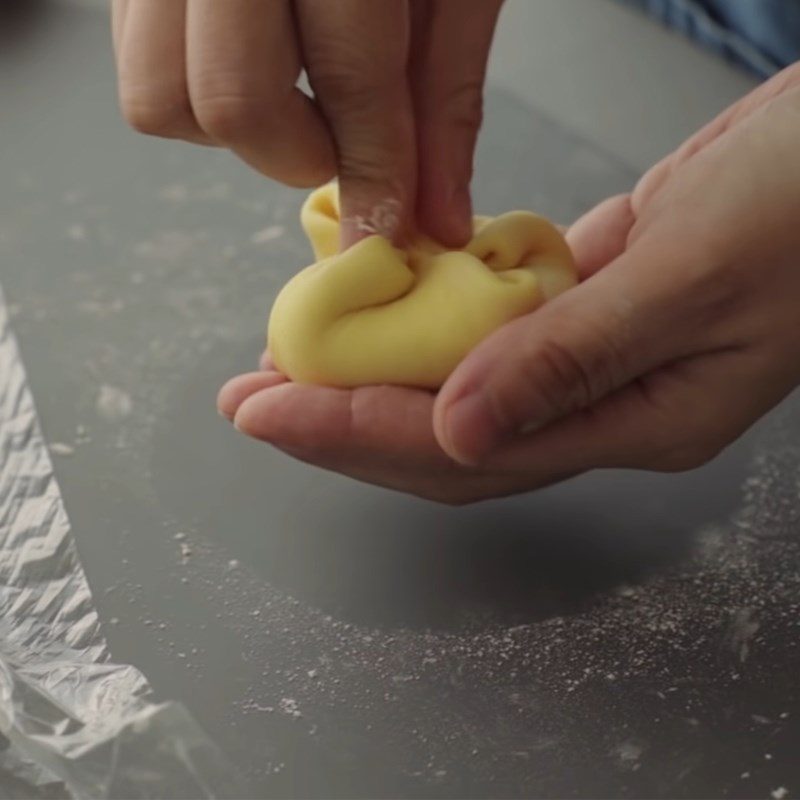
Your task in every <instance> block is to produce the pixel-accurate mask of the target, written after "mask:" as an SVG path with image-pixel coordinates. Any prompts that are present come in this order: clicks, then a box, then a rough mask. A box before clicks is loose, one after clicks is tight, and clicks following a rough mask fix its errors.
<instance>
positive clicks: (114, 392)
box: [95, 384, 133, 422]
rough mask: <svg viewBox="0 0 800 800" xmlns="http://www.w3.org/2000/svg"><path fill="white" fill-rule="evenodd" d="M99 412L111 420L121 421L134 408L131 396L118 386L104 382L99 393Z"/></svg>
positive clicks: (97, 405) (97, 406) (97, 404)
mask: <svg viewBox="0 0 800 800" xmlns="http://www.w3.org/2000/svg"><path fill="white" fill-rule="evenodd" d="M95 405H96V408H97V413H98V414H100V416H101V417H103V418H104V419H106V420H108V421H109V422H119V421H120V420H123V419H125V418H126V417H128V416H130V413H131V411H132V410H133V400H131V396H130V395H129V394H128V393H127V392H126V391H124V390H123V389H119V388H117V387H116V386H109V385H108V384H103V385H102V386H101V387H100V392H99V393H98V395H97V402H96V404H95Z"/></svg>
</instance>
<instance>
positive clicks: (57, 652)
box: [0, 291, 242, 798]
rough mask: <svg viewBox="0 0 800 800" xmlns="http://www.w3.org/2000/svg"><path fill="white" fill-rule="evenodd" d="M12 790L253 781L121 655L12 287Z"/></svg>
mask: <svg viewBox="0 0 800 800" xmlns="http://www.w3.org/2000/svg"><path fill="white" fill-rule="evenodd" d="M0 732H1V733H2V735H3V736H4V737H5V740H6V741H5V742H4V743H3V744H4V748H3V749H2V752H0V770H2V774H1V775H0V794H2V795H3V796H27V797H39V796H47V797H53V796H71V797H92V798H94V797H98V798H99V797H126V798H139V797H215V796H235V795H236V794H237V793H239V792H240V791H241V788H242V787H241V786H238V785H237V783H238V782H237V780H236V779H235V777H234V772H233V770H232V768H231V767H230V765H229V764H228V763H227V762H226V760H225V759H224V757H223V756H222V755H221V753H220V752H219V751H218V750H217V748H216V747H215V746H214V745H213V743H211V742H210V741H209V739H208V738H207V737H206V735H205V734H204V733H203V732H202V731H201V730H200V728H199V727H198V725H197V724H196V723H195V722H194V720H193V719H192V718H191V717H190V716H189V714H188V713H187V711H186V710H185V709H184V708H183V707H182V706H180V705H179V704H177V703H156V702H154V700H153V699H152V696H151V690H150V687H149V685H148V683H147V681H146V679H145V678H144V676H143V675H142V674H141V673H140V672H139V671H138V670H136V669H135V668H134V667H132V666H129V665H125V664H116V663H113V662H112V661H111V658H110V654H109V652H108V649H107V646H106V643H105V641H104V639H103V636H102V634H101V631H100V624H99V619H98V615H97V612H96V610H95V608H94V604H93V602H92V595H91V591H90V589H89V585H88V583H87V580H86V576H85V574H84V572H83V569H82V567H81V564H80V561H79V558H78V555H77V550H76V547H75V544H74V541H73V538H72V535H71V532H70V527H69V520H68V519H67V515H66V511H65V508H64V503H63V501H62V498H61V493H60V491H59V487H58V484H57V482H56V479H55V476H54V474H53V467H52V463H51V461H50V456H49V453H48V451H47V448H46V446H45V443H44V440H43V438H42V435H41V431H40V429H39V424H38V420H37V416H36V410H35V407H34V403H33V397H32V395H31V392H30V390H29V388H28V385H27V378H26V375H25V369H24V367H23V364H22V362H21V359H20V354H19V349H18V347H17V344H16V341H15V339H14V335H13V333H12V331H11V327H10V324H9V318H8V314H7V312H6V306H5V302H4V299H3V295H2V291H0Z"/></svg>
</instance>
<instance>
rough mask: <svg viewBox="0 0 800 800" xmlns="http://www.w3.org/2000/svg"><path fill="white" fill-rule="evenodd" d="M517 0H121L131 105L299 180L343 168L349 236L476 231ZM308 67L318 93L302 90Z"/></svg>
mask: <svg viewBox="0 0 800 800" xmlns="http://www.w3.org/2000/svg"><path fill="white" fill-rule="evenodd" d="M501 5H502V0H336V2H331V1H330V0H268V1H265V0H224V1H223V2H221V1H220V0H113V6H112V8H113V35H114V45H115V54H116V61H117V71H118V79H119V96H120V103H121V106H122V111H123V114H124V116H125V118H126V119H127V120H128V122H129V123H130V124H131V125H132V126H133V127H134V128H135V129H137V130H139V131H141V132H143V133H147V134H152V135H156V136H163V137H168V138H175V139H183V140H187V141H190V142H195V143H198V144H206V145H219V146H223V147H227V148H229V149H231V150H233V151H234V152H235V153H236V154H238V155H239V156H240V157H241V158H242V159H243V160H244V161H245V162H247V163H248V164H250V165H251V166H252V167H254V168H255V169H257V170H258V171H260V172H262V173H263V174H264V175H267V176H269V177H272V178H275V179H277V180H279V181H281V182H283V183H286V184H289V185H292V186H318V185H320V184H322V183H324V182H326V181H327V180H329V179H330V178H332V177H334V175H336V176H338V178H339V182H340V189H341V198H342V211H343V224H342V245H343V246H344V247H347V246H349V245H351V244H353V243H354V242H356V241H358V240H359V239H361V238H363V237H364V236H366V235H368V234H369V233H374V232H377V233H381V234H383V235H384V236H386V237H387V238H389V239H392V240H393V241H395V242H396V243H402V241H403V240H404V239H406V238H408V237H409V236H410V235H411V234H412V232H413V231H414V230H415V229H416V228H418V227H421V228H423V229H424V231H425V232H426V233H428V234H430V235H431V236H433V237H434V238H436V239H438V240H440V241H441V242H443V243H444V244H447V245H450V246H460V245H463V244H464V243H465V242H466V241H467V239H468V238H469V234H470V217H471V213H472V212H471V204H470V194H469V182H470V178H471V173H472V159H473V153H474V149H475V140H476V137H477V133H478V129H479V127H480V124H481V107H482V94H483V83H484V76H485V71H486V61H487V58H488V54H489V48H490V46H491V41H492V36H493V32H494V27H495V23H496V21H497V17H498V15H499V13H500V8H501ZM302 70H305V71H306V73H307V76H308V79H309V82H310V85H311V87H312V89H313V91H314V97H313V98H310V97H308V96H306V95H305V94H304V93H303V92H302V91H300V89H298V88H297V87H296V84H297V81H298V78H299V77H300V74H301V71H302Z"/></svg>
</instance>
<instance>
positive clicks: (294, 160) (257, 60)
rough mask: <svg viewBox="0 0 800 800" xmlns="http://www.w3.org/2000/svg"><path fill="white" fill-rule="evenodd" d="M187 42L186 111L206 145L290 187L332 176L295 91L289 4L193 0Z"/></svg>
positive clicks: (312, 120)
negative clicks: (214, 144) (189, 102)
mask: <svg viewBox="0 0 800 800" xmlns="http://www.w3.org/2000/svg"><path fill="white" fill-rule="evenodd" d="M157 1H158V2H163V0H157ZM137 2H138V0H137ZM187 41H188V53H187V61H188V76H189V77H188V80H189V93H190V96H191V99H192V106H193V108H194V111H195V114H196V116H197V119H198V121H199V123H200V126H201V127H202V128H203V130H204V131H205V132H206V133H207V134H208V135H209V136H210V137H211V139H213V140H214V141H216V142H217V143H219V144H223V145H225V146H227V147H230V148H231V149H233V150H234V151H235V152H236V153H237V154H238V155H239V156H240V157H241V158H242V159H244V160H245V161H246V162H247V163H248V164H250V165H251V166H252V167H254V168H255V169H257V170H259V171H260V172H262V173H264V174H265V175H268V176H269V177H272V178H275V179H276V180H279V181H281V182H283V183H287V184H290V185H292V186H316V185H319V184H320V183H323V182H324V181H326V180H328V179H329V178H330V177H332V176H333V174H334V173H335V154H334V151H333V144H332V141H331V138H330V135H329V133H328V130H327V128H326V126H325V123H324V121H323V119H322V117H321V115H320V114H319V112H318V110H317V108H316V107H315V105H314V103H313V102H312V101H311V100H310V99H309V98H308V97H306V96H305V95H304V94H303V93H302V92H301V91H300V90H299V89H297V88H296V86H295V84H296V82H297V79H298V77H299V75H300V70H301V67H302V63H301V59H300V53H299V50H298V43H297V38H296V35H295V28H294V21H293V17H292V9H291V5H290V3H289V2H288V0H269V2H264V1H263V0H225V1H224V2H219V0H192V1H191V2H190V3H188V19H187Z"/></svg>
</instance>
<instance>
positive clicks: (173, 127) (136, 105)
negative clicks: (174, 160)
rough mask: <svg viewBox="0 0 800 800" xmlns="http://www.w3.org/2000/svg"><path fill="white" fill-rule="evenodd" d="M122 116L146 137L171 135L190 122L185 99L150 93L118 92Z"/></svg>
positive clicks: (190, 116)
mask: <svg viewBox="0 0 800 800" xmlns="http://www.w3.org/2000/svg"><path fill="white" fill-rule="evenodd" d="M120 106H121V109H122V116H123V118H124V119H125V121H126V122H127V123H128V125H129V126H130V127H131V128H133V129H134V130H135V131H138V132H139V133H144V134H147V135H148V136H173V135H176V134H178V133H180V132H181V131H183V130H185V129H186V128H187V127H188V125H189V124H190V122H191V120H192V115H191V111H190V109H189V106H188V102H187V100H186V98H185V97H163V96H158V95H157V94H151V93H129V92H125V91H122V92H121V93H120Z"/></svg>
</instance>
